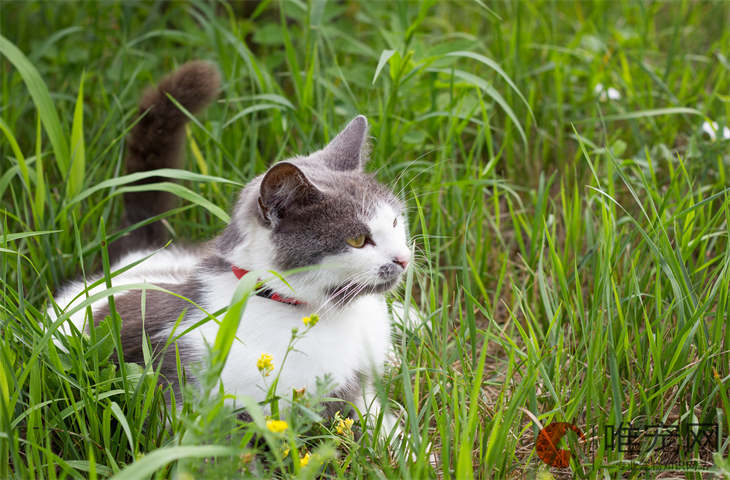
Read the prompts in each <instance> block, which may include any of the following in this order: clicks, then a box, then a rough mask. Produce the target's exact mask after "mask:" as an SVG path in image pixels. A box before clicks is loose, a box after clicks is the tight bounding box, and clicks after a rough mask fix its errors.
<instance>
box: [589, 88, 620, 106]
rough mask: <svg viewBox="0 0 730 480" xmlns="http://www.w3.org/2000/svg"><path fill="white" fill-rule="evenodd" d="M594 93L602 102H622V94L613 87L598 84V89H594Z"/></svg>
mask: <svg viewBox="0 0 730 480" xmlns="http://www.w3.org/2000/svg"><path fill="white" fill-rule="evenodd" d="M593 93H595V94H596V95H598V99H599V100H600V101H602V102H605V101H606V100H620V99H621V92H619V91H618V90H616V89H615V88H613V87H608V88H606V87H604V86H603V84H602V83H597V84H596V88H594V89H593Z"/></svg>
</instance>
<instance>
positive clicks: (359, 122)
mask: <svg viewBox="0 0 730 480" xmlns="http://www.w3.org/2000/svg"><path fill="white" fill-rule="evenodd" d="M367 135H368V119H367V118H365V116H364V115H358V116H357V117H355V118H354V119H352V120H351V121H350V123H348V124H347V126H346V127H345V128H344V129H343V130H342V131H341V132H340V133H339V134H337V136H336V137H335V138H334V139H332V141H331V142H330V143H329V144H328V145H327V146H326V147H324V149H322V152H321V153H322V156H323V157H324V160H325V162H327V166H328V167H329V168H331V169H332V170H339V171H346V170H357V169H361V168H362V167H363V165H365V162H367V160H368V151H367V150H368V148H367Z"/></svg>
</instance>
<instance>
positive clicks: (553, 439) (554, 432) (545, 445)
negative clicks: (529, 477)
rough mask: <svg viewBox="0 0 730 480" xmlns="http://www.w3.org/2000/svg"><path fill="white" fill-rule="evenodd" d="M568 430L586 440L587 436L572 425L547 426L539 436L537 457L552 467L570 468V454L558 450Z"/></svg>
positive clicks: (566, 423)
mask: <svg viewBox="0 0 730 480" xmlns="http://www.w3.org/2000/svg"><path fill="white" fill-rule="evenodd" d="M568 430H572V431H574V432H575V433H577V434H578V436H580V438H581V440H585V435H583V432H581V431H580V428H578V427H576V426H575V425H573V424H572V423H568V422H555V423H551V424H550V425H548V426H546V427H545V428H543V429H542V430H540V433H538V434H537V446H536V450H537V456H538V457H540V460H542V461H543V462H545V463H547V464H548V465H550V466H552V467H557V468H568V467H569V466H570V452H569V451H568V450H565V449H558V443H559V442H560V439H561V438H563V436H564V435H565V433H566V432H567V431H568Z"/></svg>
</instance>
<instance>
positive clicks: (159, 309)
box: [94, 280, 202, 395]
mask: <svg viewBox="0 0 730 480" xmlns="http://www.w3.org/2000/svg"><path fill="white" fill-rule="evenodd" d="M158 286H159V287H161V288H164V289H166V290H170V291H172V292H175V293H177V294H178V295H181V296H182V297H185V298H187V299H189V300H191V301H193V302H195V303H200V301H201V298H202V291H201V290H202V285H201V283H200V282H199V281H198V280H192V281H190V282H187V283H183V284H164V283H161V284H158ZM114 301H115V308H116V311H117V312H118V313H119V316H120V317H121V319H122V331H121V337H122V338H121V343H122V351H123V354H124V361H125V362H133V363H137V364H140V365H144V356H143V354H142V341H143V337H142V334H143V332H144V333H145V334H146V335H147V336H148V337H149V340H150V348H151V351H152V354H153V356H154V358H155V365H157V364H158V362H161V363H162V367H161V373H162V378H163V379H164V380H165V381H166V382H167V383H169V384H172V385H173V390H174V391H175V393H176V395H178V394H179V392H180V390H179V385H178V372H177V361H176V358H175V346H174V345H170V346H168V347H167V348H165V343H166V342H167V338H161V334H162V333H163V332H165V330H167V329H169V328H170V327H171V326H172V325H173V324H174V322H175V321H176V320H177V319H178V317H179V316H180V314H181V313H182V312H183V311H191V310H193V309H195V308H196V307H195V306H194V305H192V304H191V303H190V302H188V301H186V300H183V299H181V298H178V297H176V296H174V295H170V294H168V293H165V292H160V291H157V290H146V291H145V318H144V321H143V319H142V308H141V305H142V291H141V290H131V291H129V292H127V293H125V294H124V295H121V296H115V299H114ZM109 314H110V312H109V306H108V305H104V306H103V307H101V308H99V309H98V310H96V311H95V312H94V323H95V324H98V323H99V321H101V320H102V319H104V318H105V317H106V316H108V315H109ZM178 348H179V351H180V357H181V362H182V364H183V365H190V364H191V363H192V362H193V361H196V360H198V359H197V357H196V355H195V353H194V352H193V351H192V350H191V349H189V348H187V347H186V345H185V343H184V342H179V343H178Z"/></svg>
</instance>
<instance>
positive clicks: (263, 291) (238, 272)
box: [231, 265, 304, 305]
mask: <svg viewBox="0 0 730 480" xmlns="http://www.w3.org/2000/svg"><path fill="white" fill-rule="evenodd" d="M231 270H233V274H234V275H235V276H236V278H238V279H239V280H240V278H241V277H243V276H244V275H246V274H247V273H248V270H244V269H243V268H238V267H237V266H235V265H231ZM256 295H258V296H259V297H264V298H268V299H269V300H274V301H275V302H281V303H286V304H287V305H304V302H300V301H299V300H297V299H295V298H290V297H283V296H281V295H279V294H278V293H276V292H274V291H273V290H272V289H270V288H267V287H263V288H260V289H258V290H257V291H256Z"/></svg>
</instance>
